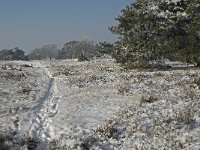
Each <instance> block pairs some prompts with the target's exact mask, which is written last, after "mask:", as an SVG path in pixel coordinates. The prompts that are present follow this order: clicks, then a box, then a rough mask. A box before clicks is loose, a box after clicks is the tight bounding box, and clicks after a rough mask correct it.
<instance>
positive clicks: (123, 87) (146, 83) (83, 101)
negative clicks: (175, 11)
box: [0, 59, 200, 150]
mask: <svg viewBox="0 0 200 150" xmlns="http://www.w3.org/2000/svg"><path fill="white" fill-rule="evenodd" d="M178 67H180V66H178ZM199 78H200V71H199V70H198V69H194V68H193V69H192V68H191V69H182V70H181V69H178V70H177V69H173V68H170V70H168V71H152V72H150V71H138V70H130V71H125V70H124V69H123V68H121V67H120V66H118V65H117V64H116V63H115V62H114V61H113V60H112V59H97V60H93V61H89V62H77V61H73V60H67V61H33V62H25V61H24V62H22V61H18V62H17V61H16V62H15V61H13V62H0V102H1V109H0V136H1V137H0V143H4V144H1V145H3V146H4V147H10V149H11V148H13V149H18V148H21V149H41V150H42V149H58V150H59V149H105V150H112V149H116V150H117V149H121V150H124V149H127V150H128V149H200V110H199V108H200V90H199V87H198V85H197V84H195V83H197V80H198V79H199ZM199 83H200V81H199Z"/></svg>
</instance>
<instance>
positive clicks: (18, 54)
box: [0, 47, 27, 60]
mask: <svg viewBox="0 0 200 150" xmlns="http://www.w3.org/2000/svg"><path fill="white" fill-rule="evenodd" d="M0 59H1V60H27V57H26V56H25V53H24V51H23V50H21V49H19V48H18V47H15V48H13V49H3V50H1V51H0Z"/></svg>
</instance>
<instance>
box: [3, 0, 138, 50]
mask: <svg viewBox="0 0 200 150" xmlns="http://www.w3.org/2000/svg"><path fill="white" fill-rule="evenodd" d="M133 1H134V0H0V49H3V48H8V49H9V48H14V47H19V48H20V49H22V50H24V51H25V52H27V53H28V52H30V51H31V50H32V49H34V48H39V47H42V45H44V44H57V45H58V48H61V47H63V45H64V43H66V42H69V41H71V40H83V39H88V40H93V41H95V42H99V41H108V42H114V41H116V40H117V36H116V35H113V34H112V33H111V32H110V31H109V30H108V27H109V26H112V25H116V24H117V22H116V21H115V19H114V17H116V16H118V15H120V14H121V9H123V8H125V7H126V6H127V5H129V4H130V3H131V2H133Z"/></svg>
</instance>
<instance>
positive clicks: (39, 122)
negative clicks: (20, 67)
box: [29, 63, 59, 149]
mask: <svg viewBox="0 0 200 150" xmlns="http://www.w3.org/2000/svg"><path fill="white" fill-rule="evenodd" d="M37 66H38V67H40V68H42V69H43V75H44V76H46V77H47V78H48V79H49V80H48V81H47V82H48V86H47V89H46V91H45V94H44V95H43V96H42V97H41V98H40V100H39V101H41V102H42V103H41V106H39V107H40V109H38V110H39V112H34V113H35V114H34V117H33V120H32V124H31V126H30V129H29V135H30V136H32V137H37V138H39V139H40V140H42V143H41V145H40V146H39V147H38V149H43V148H45V149H49V147H48V145H49V144H48V143H49V141H50V140H51V137H53V136H54V127H53V125H52V119H51V118H52V117H53V116H55V115H56V114H57V112H58V110H57V106H58V103H59V97H57V96H56V93H57V86H56V81H55V80H56V79H55V78H54V77H52V75H51V74H50V72H49V71H48V69H47V68H46V67H45V66H43V65H41V64H39V63H38V64H37Z"/></svg>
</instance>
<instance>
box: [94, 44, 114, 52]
mask: <svg viewBox="0 0 200 150" xmlns="http://www.w3.org/2000/svg"><path fill="white" fill-rule="evenodd" d="M113 50H114V45H113V44H111V43H109V42H106V41H104V42H99V43H98V44H97V45H96V51H97V53H98V55H104V54H108V55H113Z"/></svg>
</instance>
